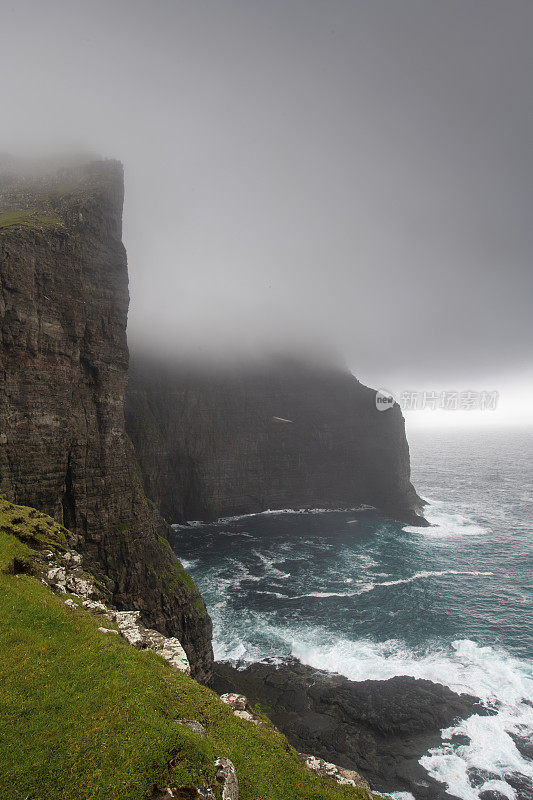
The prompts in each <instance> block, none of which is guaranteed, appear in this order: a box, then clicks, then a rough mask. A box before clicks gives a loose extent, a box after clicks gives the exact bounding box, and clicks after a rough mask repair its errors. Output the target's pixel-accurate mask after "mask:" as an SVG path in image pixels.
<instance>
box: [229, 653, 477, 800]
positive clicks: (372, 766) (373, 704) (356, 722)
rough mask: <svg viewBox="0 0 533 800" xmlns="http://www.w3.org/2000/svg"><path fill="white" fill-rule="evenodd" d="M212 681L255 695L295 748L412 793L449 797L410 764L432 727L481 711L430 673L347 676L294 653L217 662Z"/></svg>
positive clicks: (432, 738) (380, 787)
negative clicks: (245, 662) (270, 659)
mask: <svg viewBox="0 0 533 800" xmlns="http://www.w3.org/2000/svg"><path fill="white" fill-rule="evenodd" d="M215 688H216V690H217V691H218V692H220V693H222V692H230V691H231V692H236V691H237V692H242V693H243V694H245V695H246V696H247V698H248V700H249V701H250V703H259V704H260V705H261V708H262V710H263V711H264V712H265V713H266V714H267V715H268V716H269V718H270V719H271V720H272V722H273V723H274V724H275V725H276V726H277V727H278V728H279V729H280V730H281V731H283V733H284V734H285V735H286V736H287V738H288V739H289V741H290V743H291V744H292V745H293V746H294V747H295V748H296V749H297V750H298V751H303V752H306V753H313V754H314V755H316V756H318V757H320V758H324V759H325V760H327V761H332V762H334V763H335V764H339V765H340V766H343V767H346V768H349V769H355V770H357V771H358V772H360V773H361V774H362V775H363V776H364V777H365V778H366V779H367V780H368V781H369V783H370V785H371V786H372V788H373V789H374V790H377V791H382V792H393V791H409V792H411V793H412V794H414V796H415V797H416V798H417V800H445V799H446V798H449V795H448V794H447V793H446V792H445V789H444V786H443V785H442V784H440V783H438V782H437V781H434V780H433V779H431V778H430V777H429V776H428V774H427V773H426V771H425V770H424V769H423V768H422V767H421V766H420V765H419V764H418V759H419V758H420V757H421V756H422V755H423V754H424V753H425V752H426V751H427V750H428V748H430V747H435V746H437V745H438V744H439V743H440V741H441V739H440V731H441V730H442V729H443V728H445V727H448V726H450V725H451V724H452V723H453V722H454V721H455V720H457V719H460V718H466V717H469V716H470V715H471V714H474V713H487V712H486V711H485V709H483V707H481V706H480V704H479V700H478V699H477V698H475V697H472V696H470V695H458V694H456V693H455V692H452V691H451V690H450V689H448V688H447V687H446V686H441V685H440V684H435V683H432V682H431V681H426V680H418V679H415V678H410V677H405V676H400V677H395V678H390V679H389V680H386V681H372V680H366V681H350V680H348V679H347V678H344V677H342V676H340V675H330V674H328V673H325V672H321V671H318V670H315V669H313V668H311V667H306V666H304V665H302V664H300V663H299V662H298V661H295V660H290V661H287V662H285V663H284V664H282V665H281V666H276V665H274V664H269V663H259V664H252V665H250V666H249V667H247V668H246V669H244V670H237V669H235V668H234V667H231V666H230V665H228V664H225V663H217V664H215Z"/></svg>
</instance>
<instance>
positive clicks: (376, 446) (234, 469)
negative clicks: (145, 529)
mask: <svg viewBox="0 0 533 800" xmlns="http://www.w3.org/2000/svg"><path fill="white" fill-rule="evenodd" d="M375 397H376V393H375V391H374V390H372V389H369V388H368V387H366V386H363V385H362V384H361V383H359V381H357V380H356V379H355V378H354V377H353V375H351V374H350V373H349V372H347V371H343V370H342V369H339V368H333V367H325V366H320V367H318V366H311V365H308V364H305V363H303V362H299V363H295V362H293V363H287V362H283V363H281V362H279V361H278V362H270V363H262V364H257V365H255V366H248V367H247V368H244V369H240V370H229V369H228V370H219V371H218V372H203V373H202V372H199V371H196V372H191V371H188V370H187V369H185V368H184V367H176V366H175V367H169V366H161V365H160V366H157V365H155V364H153V363H150V362H147V361H146V360H137V359H133V362H132V368H131V382H130V385H129V388H128V393H127V400H126V425H127V429H128V432H129V434H130V436H131V438H132V441H133V443H134V446H135V449H136V452H137V456H138V459H139V463H140V465H141V469H142V473H143V479H144V485H145V490H146V492H147V494H148V496H149V497H151V498H152V499H153V500H154V502H155V503H156V505H158V506H159V507H160V508H161V509H162V511H163V513H164V514H165V515H166V516H167V518H168V519H169V520H173V521H183V520H186V519H213V518H216V517H220V516H227V515H233V514H245V513H250V512H258V511H263V510H265V509H283V508H306V507H307V508H313V507H314V508H342V507H344V508H346V507H348V508H349V507H354V506H357V505H359V504H362V503H366V504H369V505H373V506H376V507H377V508H378V509H380V510H382V511H383V512H385V513H386V514H389V515H390V516H392V517H395V518H396V519H400V520H405V521H408V522H411V523H414V524H423V523H424V520H423V519H422V518H421V517H420V516H419V513H418V512H419V509H420V506H421V501H420V498H419V497H418V496H417V494H416V492H415V490H414V488H413V486H412V485H411V482H410V465H409V448H408V445H407V440H406V437H405V427H404V421H403V417H402V414H401V411H400V408H399V407H398V406H394V407H393V408H391V409H389V410H387V411H378V410H377V409H376V402H375Z"/></svg>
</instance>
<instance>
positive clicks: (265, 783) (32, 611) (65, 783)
mask: <svg viewBox="0 0 533 800" xmlns="http://www.w3.org/2000/svg"><path fill="white" fill-rule="evenodd" d="M67 533H68V532H66V531H65V529H63V528H61V526H59V525H57V524H56V523H55V522H54V521H53V520H52V519H50V518H49V517H47V516H46V515H45V514H41V513H40V512H38V511H36V510H35V509H29V508H25V507H21V506H15V505H13V504H11V503H8V502H6V501H5V500H3V499H0V620H1V624H0V647H1V654H2V658H1V662H0V718H1V720H2V725H1V726H0V797H2V800H142V798H146V797H149V796H150V794H151V792H152V789H153V788H154V787H155V786H158V787H161V788H162V787H166V786H172V787H181V786H192V785H194V784H202V783H203V784H206V783H211V782H213V781H214V772H215V771H214V765H213V762H214V760H215V758H216V757H218V756H222V757H226V758H230V759H231V760H232V761H233V763H234V764H235V767H236V770H237V775H238V778H239V788H240V798H241V800H304V799H305V800H319V798H320V799H321V800H324V799H325V800H340V799H341V798H352V799H353V798H357V797H362V796H363V793H362V792H359V790H356V789H352V788H345V787H339V786H337V785H336V784H334V783H332V782H329V781H326V780H324V779H321V778H318V777H317V776H315V775H314V774H312V773H310V772H309V771H308V770H307V769H306V768H305V767H304V766H303V765H302V764H301V763H300V761H299V759H298V757H297V755H296V753H295V752H294V750H293V749H292V748H291V747H290V746H289V745H288V743H287V741H286V739H285V737H284V736H282V735H281V734H280V733H278V732H277V731H273V730H271V729H269V728H267V727H256V726H254V725H253V724H252V723H250V722H246V721H242V720H238V719H237V718H235V717H234V716H233V714H232V713H231V711H230V710H229V708H228V707H227V706H225V705H224V704H223V703H222V702H221V701H220V699H219V698H218V697H217V695H216V694H214V693H213V692H212V691H210V690H209V689H207V688H205V687H203V686H201V685H200V684H198V683H196V682H195V681H193V680H192V679H190V678H188V677H187V676H185V675H183V674H181V673H179V672H177V671H175V670H173V669H172V668H171V667H170V666H169V665H168V664H167V663H166V662H165V661H163V659H161V658H160V657H159V656H157V655H156V654H155V653H153V652H149V651H139V650H136V649H135V648H133V647H131V646H130V645H128V643H127V642H126V640H125V639H123V638H122V637H120V636H116V635H111V634H104V633H102V632H100V631H98V627H99V626H100V625H103V626H104V627H108V628H109V627H114V625H113V623H111V622H109V621H108V620H107V619H105V621H102V617H99V616H96V615H91V614H89V613H86V612H85V611H82V610H78V611H73V610H72V609H70V608H69V607H67V606H66V605H65V602H64V601H65V599H66V598H65V595H55V594H53V593H52V592H51V591H50V589H49V588H48V587H47V586H45V585H44V584H43V583H42V582H41V581H40V580H39V571H40V570H42V569H43V563H44V562H43V561H42V559H41V557H40V556H39V553H40V551H41V550H42V549H44V548H49V549H53V550H57V551H61V550H64V549H65V548H66V546H67V544H66V543H67V539H66V536H67ZM177 718H188V719H196V720H198V721H199V722H201V723H202V724H203V725H204V726H205V729H206V738H205V739H201V738H200V737H198V736H196V735H195V734H193V733H192V732H191V731H189V729H188V728H186V727H185V726H183V725H180V724H178V723H176V722H175V721H174V720H176V719H177ZM176 796H178V797H179V796H180V795H179V794H177V795H176ZM181 796H182V797H190V796H192V795H190V794H187V793H183V794H182V795H181Z"/></svg>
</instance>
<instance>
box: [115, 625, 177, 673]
mask: <svg viewBox="0 0 533 800" xmlns="http://www.w3.org/2000/svg"><path fill="white" fill-rule="evenodd" d="M109 614H110V615H111V616H112V617H113V618H114V620H115V622H116V623H117V626H118V629H119V631H120V632H121V634H122V635H123V636H124V638H125V639H126V640H127V641H128V642H129V643H130V644H131V645H133V646H134V647H138V648H140V649H144V650H154V651H155V652H156V653H157V654H158V655H160V656H162V658H164V659H165V661H168V663H169V664H170V666H171V667H174V669H177V670H179V671H180V672H184V673H185V674H186V675H190V674H191V667H190V664H189V659H188V658H187V654H186V653H185V650H184V649H183V647H182V646H181V642H180V641H179V639H176V637H174V636H172V637H166V636H163V634H162V633H159V632H158V631H154V630H152V629H151V628H145V627H144V625H143V624H142V622H141V621H140V617H141V612H140V611H113V612H112V611H110V612H109Z"/></svg>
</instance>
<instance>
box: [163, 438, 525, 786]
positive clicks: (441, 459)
mask: <svg viewBox="0 0 533 800" xmlns="http://www.w3.org/2000/svg"><path fill="white" fill-rule="evenodd" d="M410 447H411V458H412V472H413V482H414V483H415V486H416V488H417V490H418V491H419V493H420V494H421V495H422V496H423V497H424V498H426V499H427V500H428V501H429V505H428V507H427V517H428V519H429V521H430V522H431V523H432V527H430V528H414V527H409V526H404V525H402V524H400V523H396V522H392V521H390V520H387V519H385V518H383V517H381V516H380V515H378V514H377V513H376V512H374V511H372V510H368V509H361V510H357V511H338V512H321V511H320V510H311V511H307V512H305V513H264V514H259V515H254V516H248V517H241V518H236V519H231V520H226V521H223V522H219V523H216V524H211V525H198V526H192V527H189V528H178V529H176V533H177V544H176V552H177V553H178V555H179V556H180V557H181V558H182V559H183V561H184V563H185V565H186V566H188V568H189V569H190V571H191V573H192V575H193V576H194V578H195V579H196V581H197V583H198V585H199V587H200V590H201V591H202V593H203V595H204V597H205V599H206V602H207V605H208V608H209V611H210V613H211V616H212V618H213V622H214V637H215V640H214V645H215V656H216V657H217V658H218V659H227V660H232V661H241V662H247V661H257V660H260V659H262V658H265V657H274V658H276V657H284V656H288V655H293V656H296V657H298V658H299V659H300V660H302V661H303V662H305V663H307V664H310V665H312V666H315V667H320V668H322V669H326V670H330V671H336V672H340V673H342V674H344V675H346V676H347V677H348V678H351V679H352V680H364V679H367V678H374V679H380V678H383V679H385V678H389V677H392V676H394V675H413V676H415V677H421V678H427V679H429V680H433V681H436V682H439V683H443V684H446V685H448V686H449V687H450V688H452V689H454V690H455V691H463V692H464V691H466V692H469V693H472V694H475V695H477V696H478V697H481V698H482V699H483V700H484V702H485V703H486V704H487V705H489V706H491V707H492V708H494V709H495V710H496V711H497V714H495V715H494V716H489V717H487V716H483V717H478V716H473V717H471V718H470V719H468V720H464V721H461V722H460V723H459V725H458V726H457V727H456V728H454V729H453V730H452V729H450V730H448V731H445V732H443V734H442V744H441V746H440V747H439V748H436V749H434V750H433V751H431V752H428V753H427V754H426V755H425V756H424V758H423V759H422V762H421V763H422V765H423V766H424V767H425V768H426V769H427V771H428V772H429V773H430V774H431V775H432V776H433V777H434V778H436V779H437V780H441V781H443V782H444V783H445V784H446V785H447V787H448V791H449V792H450V793H451V794H453V795H455V796H457V797H459V798H462V799H463V800H479V797H480V795H481V794H482V793H483V792H488V791H493V792H498V793H499V794H500V795H502V796H504V797H507V798H509V800H526V798H531V797H533V762H532V761H531V760H530V758H528V755H531V753H530V752H529V751H528V749H527V747H528V744H527V743H528V741H530V739H531V737H532V736H533V591H532V574H533V548H532V527H533V526H532V513H531V511H532V500H533V497H532V492H533V489H532V481H531V477H532V472H531V469H532V467H531V464H532V455H533V435H532V431H531V430H529V431H526V430H518V429H508V430H485V429H483V430H481V429H478V430H460V431H449V430H447V431H425V432H422V431H416V432H414V433H412V434H411V436H410ZM453 733H461V734H462V736H461V737H455V738H454V739H453V740H452V734H453ZM457 742H460V744H458V743H457ZM474 772H475V774H476V776H477V777H476V779H475V781H474V780H473V778H472V775H473V774H474ZM480 774H481V775H482V776H484V777H483V780H482V781H481V782H480V779H479V775H480ZM473 784H476V785H473Z"/></svg>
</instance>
